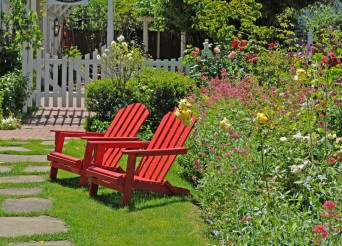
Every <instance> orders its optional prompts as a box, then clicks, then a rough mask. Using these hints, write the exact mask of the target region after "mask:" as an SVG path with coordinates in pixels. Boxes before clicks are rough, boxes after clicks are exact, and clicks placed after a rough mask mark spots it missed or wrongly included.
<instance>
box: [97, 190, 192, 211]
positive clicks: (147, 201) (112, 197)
mask: <svg viewBox="0 0 342 246" xmlns="http://www.w3.org/2000/svg"><path fill="white" fill-rule="evenodd" d="M93 199H94V200H95V201H98V202H99V203H101V204H104V205H106V206H109V207H111V208H113V209H120V208H122V207H121V199H122V194H121V193H120V192H117V191H114V190H113V191H112V192H106V193H102V194H98V195H97V196H95V197H93ZM186 201H188V196H168V195H162V194H157V193H153V192H147V191H140V190H135V191H134V192H133V199H132V203H131V204H129V205H128V210H129V211H130V212H134V211H139V210H143V209H151V208H156V207H162V206H166V205H169V204H172V203H177V202H186Z"/></svg>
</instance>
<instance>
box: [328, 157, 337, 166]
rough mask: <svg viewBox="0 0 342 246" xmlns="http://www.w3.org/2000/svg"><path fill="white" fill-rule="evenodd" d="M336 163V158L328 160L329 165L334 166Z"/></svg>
mask: <svg viewBox="0 0 342 246" xmlns="http://www.w3.org/2000/svg"><path fill="white" fill-rule="evenodd" d="M335 161H336V160H335V158H334V157H329V158H328V163H329V164H334V163H335Z"/></svg>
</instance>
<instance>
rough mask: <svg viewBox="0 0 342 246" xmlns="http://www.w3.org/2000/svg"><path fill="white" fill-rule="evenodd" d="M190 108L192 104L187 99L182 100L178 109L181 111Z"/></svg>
mask: <svg viewBox="0 0 342 246" xmlns="http://www.w3.org/2000/svg"><path fill="white" fill-rule="evenodd" d="M189 107H191V104H190V103H189V102H188V100H186V99H183V100H181V101H180V102H179V104H178V108H179V109H181V110H182V109H183V110H184V109H188V108H189Z"/></svg>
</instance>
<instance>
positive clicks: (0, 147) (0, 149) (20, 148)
mask: <svg viewBox="0 0 342 246" xmlns="http://www.w3.org/2000/svg"><path fill="white" fill-rule="evenodd" d="M5 150H13V151H21V152H27V151H31V150H29V149H26V148H24V147H15V146H0V151H5Z"/></svg>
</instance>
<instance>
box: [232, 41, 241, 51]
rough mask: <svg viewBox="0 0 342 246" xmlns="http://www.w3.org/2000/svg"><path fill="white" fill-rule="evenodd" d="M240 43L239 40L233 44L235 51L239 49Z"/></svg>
mask: <svg viewBox="0 0 342 246" xmlns="http://www.w3.org/2000/svg"><path fill="white" fill-rule="evenodd" d="M239 43H240V41H239V40H238V39H235V40H234V41H233V43H232V48H233V50H236V49H237V47H238V46H239Z"/></svg>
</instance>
